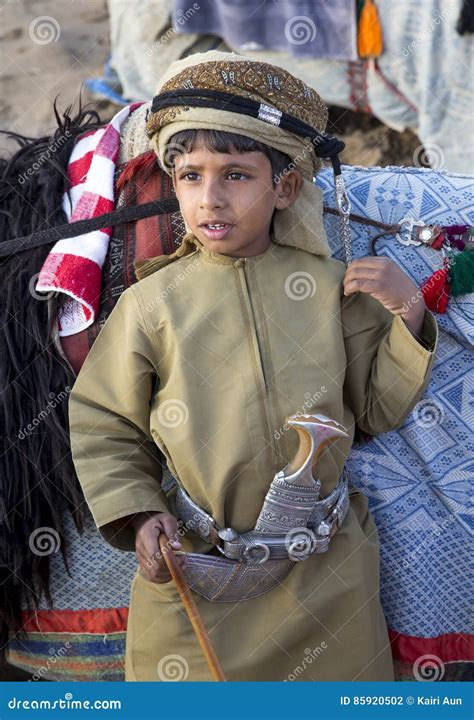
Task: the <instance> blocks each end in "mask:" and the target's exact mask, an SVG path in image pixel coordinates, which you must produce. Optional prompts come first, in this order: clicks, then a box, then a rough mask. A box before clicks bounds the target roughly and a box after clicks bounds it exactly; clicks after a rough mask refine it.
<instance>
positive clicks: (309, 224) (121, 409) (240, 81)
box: [69, 52, 437, 681]
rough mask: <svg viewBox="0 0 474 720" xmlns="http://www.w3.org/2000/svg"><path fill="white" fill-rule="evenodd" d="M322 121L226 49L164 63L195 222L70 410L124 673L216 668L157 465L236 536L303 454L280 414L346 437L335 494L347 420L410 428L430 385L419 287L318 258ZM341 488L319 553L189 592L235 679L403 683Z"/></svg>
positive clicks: (373, 576) (372, 540)
mask: <svg viewBox="0 0 474 720" xmlns="http://www.w3.org/2000/svg"><path fill="white" fill-rule="evenodd" d="M190 91H191V92H190ZM167 93H170V94H167ZM222 93H227V97H226V96H224V95H222ZM180 96H182V97H184V98H185V99H184V100H183V102H181V104H179V103H180ZM326 120H327V110H326V108H325V107H324V105H323V103H322V102H321V99H320V98H319V96H318V95H317V93H316V92H315V91H314V90H312V89H311V88H308V87H307V86H305V85H304V84H303V83H302V82H301V81H299V80H297V79H296V78H294V77H293V76H291V75H290V74H289V73H287V72H286V71H284V70H282V69H280V68H276V67H273V66H269V65H267V64H265V63H260V62H256V61H253V60H247V59H246V58H244V57H241V56H239V55H234V54H227V53H221V52H210V53H206V54H204V55H194V56H191V57H189V58H186V59H185V60H181V61H178V62H177V63H174V64H173V65H172V66H171V67H170V70H169V73H168V74H167V76H166V77H165V78H164V80H163V82H162V84H161V87H160V93H159V95H158V96H157V98H155V100H154V103H153V106H152V111H151V113H150V115H149V118H148V123H147V128H148V132H149V135H150V136H151V138H152V143H153V145H154V147H155V148H156V151H157V154H158V156H159V159H160V162H161V164H162V166H163V167H164V168H165V169H166V170H167V172H169V173H170V174H172V176H173V181H174V187H175V190H176V194H177V197H178V200H179V203H180V208H181V212H182V215H183V217H184V219H185V222H186V227H187V229H188V233H187V235H186V236H185V238H184V240H183V244H182V246H181V247H180V248H179V250H178V251H177V252H176V253H174V254H173V255H171V256H168V257H163V258H160V259H158V260H157V261H154V260H151V261H150V262H149V263H148V264H147V265H146V267H145V268H142V271H141V277H142V278H143V279H141V280H140V281H139V282H138V283H136V284H135V285H133V286H132V287H130V288H129V289H128V290H126V291H125V292H124V293H123V294H122V296H121V297H120V300H119V302H118V303H117V305H116V307H115V309H114V311H113V312H112V314H111V316H110V317H109V318H108V320H107V322H106V324H105V326H104V328H103V330H102V331H101V333H100V335H99V337H98V339H97V340H96V342H95V344H94V346H93V348H92V350H91V352H90V354H89V356H88V358H87V360H86V362H85V364H84V366H83V368H82V370H81V372H80V375H79V376H78V378H77V381H76V384H75V386H74V389H73V391H72V393H71V397H70V410H69V416H70V428H71V440H72V452H73V458H74V462H75V466H76V469H77V472H78V476H79V479H80V481H81V484H82V487H83V490H84V493H85V497H86V499H87V502H88V504H89V506H90V508H91V511H92V514H93V516H94V518H95V521H96V524H97V526H98V527H99V529H100V531H101V533H102V534H103V536H104V537H105V538H106V540H107V541H108V542H110V543H111V544H112V545H114V546H115V547H118V548H121V549H123V550H136V553H137V558H138V563H139V569H138V572H137V574H136V576H135V578H134V581H133V585H132V592H131V603H130V613H129V622H128V629H127V650H126V679H127V680H140V681H141V680H148V681H150V680H151V681H152V680H166V679H183V680H184V679H187V680H189V681H192V680H209V679H211V676H210V673H209V671H208V669H207V666H206V663H205V661H204V658H203V656H202V653H201V651H200V649H199V645H198V643H197V640H196V639H195V637H194V635H193V632H192V629H191V625H190V623H189V621H188V619H187V617H186V615H185V613H184V611H183V607H182V605H181V602H180V600H179V595H178V592H177V589H176V587H175V585H174V583H173V582H170V576H169V574H168V572H167V570H166V565H165V564H164V562H163V559H162V558H161V557H160V553H159V542H158V536H159V534H160V533H164V534H165V535H166V536H167V537H168V538H169V539H170V542H171V545H172V547H173V548H174V549H175V550H178V551H179V550H183V551H184V554H178V555H177V557H178V558H179V562H180V564H181V566H182V568H183V570H184V572H187V569H189V564H190V562H191V561H192V560H193V557H194V556H193V555H189V553H201V554H205V555H206V558H207V561H208V568H209V570H208V576H209V577H208V578H207V580H209V582H210V581H211V580H212V579H213V578H214V579H215V578H216V577H217V563H218V561H219V560H220V557H221V556H220V555H219V552H218V550H217V549H216V542H213V541H212V542H210V541H209V540H212V537H211V536H209V535H206V532H204V530H203V531H202V532H201V530H200V529H199V527H198V526H197V524H196V523H195V524H194V525H193V524H192V522H191V524H190V526H188V528H187V532H185V533H184V537H183V538H182V539H180V538H179V537H178V534H177V530H178V525H177V518H178V516H179V514H180V509H179V507H177V506H176V495H175V494H174V492H168V493H165V492H164V490H163V489H162V488H161V486H160V481H161V479H162V477H163V472H162V460H163V459H164V460H165V462H166V465H167V466H168V468H169V469H170V471H171V473H172V474H173V476H174V477H175V478H176V479H177V480H178V482H179V485H180V487H182V488H184V490H185V491H186V492H187V494H188V495H189V496H190V498H191V499H192V501H194V502H195V503H196V504H197V506H199V507H200V508H202V509H203V510H204V511H205V512H206V513H207V514H208V516H210V518H212V521H211V520H210V523H211V526H212V527H217V528H219V527H220V528H233V530H234V531H236V534H239V533H243V532H246V531H249V530H252V529H253V528H254V527H255V523H256V520H257V518H258V516H259V514H260V511H261V509H262V504H263V501H264V498H265V495H266V493H267V491H268V488H269V486H270V483H271V482H272V480H273V477H274V475H275V473H277V472H278V471H280V470H282V469H283V467H284V466H285V465H286V463H288V462H289V461H290V460H291V459H292V457H293V456H294V454H295V451H296V449H297V446H298V439H297V436H296V433H295V432H294V431H293V430H292V429H288V427H287V426H285V423H286V419H287V418H288V417H289V416H291V415H293V414H295V413H298V412H300V413H301V412H305V413H320V414H324V415H326V416H328V417H330V418H332V419H333V420H335V421H337V422H339V423H341V424H342V425H343V426H344V428H346V430H347V433H348V436H347V438H341V439H338V440H337V441H336V442H334V443H332V444H331V445H330V446H328V447H327V448H326V450H325V451H324V453H323V454H322V456H321V458H320V459H319V461H318V464H317V474H318V477H319V479H320V481H321V497H322V498H325V497H326V496H328V495H329V494H330V493H331V491H333V490H334V488H336V486H337V485H338V481H339V479H340V477H341V473H342V471H343V468H344V463H345V460H346V457H347V455H348V453H349V450H350V447H351V444H352V441H353V437H354V430H355V426H356V425H357V426H358V427H359V428H360V429H362V430H364V431H366V432H368V433H372V434H375V433H381V432H386V431H388V430H391V429H393V428H396V427H398V426H400V425H401V423H402V422H403V420H404V418H405V417H406V416H407V414H408V413H409V412H410V411H411V409H412V408H413V406H414V405H415V403H416V402H417V401H418V400H419V398H420V397H421V395H422V393H423V391H424V389H425V387H426V385H427V383H428V380H429V375H430V371H431V366H432V361H433V354H434V350H435V347H436V341H437V328H436V322H435V321H434V319H433V317H432V316H431V314H430V313H429V312H427V311H426V310H425V307H424V305H423V301H422V300H420V301H419V302H418V303H416V304H415V305H410V304H409V302H408V301H409V299H410V298H412V297H413V296H414V294H415V292H416V286H414V284H413V283H412V281H411V280H410V279H409V278H408V277H407V276H406V275H405V274H404V273H403V271H402V270H401V269H400V268H399V267H398V266H397V265H396V264H395V263H394V262H392V261H391V260H389V259H386V258H371V257H366V258H361V259H359V260H356V261H354V262H353V263H351V264H350V266H349V267H348V268H347V270H346V268H345V266H344V265H343V264H342V263H341V262H340V261H337V260H334V259H332V258H331V257H330V252H329V248H328V245H327V241H326V238H325V234H324V228H323V223H322V206H321V192H320V190H319V189H318V188H316V187H315V186H314V184H313V183H312V178H313V174H314V172H315V171H316V170H317V169H318V168H319V160H318V159H317V158H316V156H315V154H314V146H313V147H311V145H308V143H307V141H306V140H307V138H306V139H305V137H304V132H303V130H302V129H301V128H302V127H303V126H302V125H301V123H306V127H307V126H308V125H311V127H312V128H314V129H315V130H317V131H318V132H322V131H323V130H324V128H325V125H326ZM288 127H290V128H292V129H286V128H288ZM283 128H285V129H283ZM229 133H231V134H229ZM349 480H350V478H349ZM375 481H376V479H375ZM349 499H350V504H349V509H348V511H347V514H346V515H345V518H344V520H343V522H342V524H341V526H340V527H339V529H337V532H335V534H334V536H333V537H332V538H331V540H330V542H329V546H328V549H327V551H326V552H325V553H316V554H310V555H309V556H308V557H306V559H304V560H302V561H301V562H295V563H294V567H293V568H292V570H291V572H290V573H289V574H288V575H287V576H286V577H285V578H284V579H281V580H279V579H278V578H277V577H276V576H275V581H274V583H273V586H272V587H271V588H270V589H268V591H266V592H263V593H262V594H260V595H259V596H256V597H250V598H249V597H247V596H246V595H245V592H244V590H243V589H242V588H241V587H240V586H238V585H237V584H234V585H233V584H232V580H229V581H228V584H227V585H228V586H226V587H223V588H222V595H221V597H222V598H224V599H227V601H224V602H219V601H218V599H217V600H214V599H213V600H209V599H206V597H205V594H206V593H205V592H196V593H195V595H194V596H195V599H196V602H197V604H198V608H199V610H200V613H201V615H202V617H203V620H204V624H205V625H206V628H207V630H208V632H209V634H210V637H211V640H212V642H213V644H214V646H215V649H216V652H217V656H218V658H219V660H220V662H221V664H222V666H223V669H224V672H225V674H226V676H227V679H229V680H264V681H268V680H287V679H290V680H292V679H298V680H391V679H393V668H392V661H391V652H390V644H389V639H388V634H387V628H386V624H385V620H384V616H383V612H382V608H381V605H380V599H379V548H378V540H377V532H376V529H375V526H374V523H373V521H372V519H371V517H370V515H369V513H368V510H367V501H366V499H365V498H364V497H363V496H362V495H361V494H360V493H358V492H357V491H355V490H354V489H352V488H351V489H350V492H349ZM189 528H191V529H189ZM206 538H207V540H206ZM214 539H215V538H214ZM186 556H188V559H186ZM282 562H286V560H284V561H282ZM213 563H214V564H215V567H216V570H215V572H214V565H213ZM262 567H263V566H262ZM254 569H255V568H254ZM256 569H257V570H258V567H257V568H256ZM207 580H206V577H203V579H202V583H201V584H202V588H204V590H205V585H206V582H207ZM226 592H230V595H226ZM239 592H240V593H241V595H240V596H239ZM229 597H233V600H229V599H228V598H229ZM313 660H314V662H313Z"/></svg>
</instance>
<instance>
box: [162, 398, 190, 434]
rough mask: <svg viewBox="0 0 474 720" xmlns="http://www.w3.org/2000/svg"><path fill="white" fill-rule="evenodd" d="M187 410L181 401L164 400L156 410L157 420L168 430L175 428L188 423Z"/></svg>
mask: <svg viewBox="0 0 474 720" xmlns="http://www.w3.org/2000/svg"><path fill="white" fill-rule="evenodd" d="M188 419H189V410H188V406H187V405H186V403H184V402H183V401H182V400H165V402H163V403H161V405H160V406H159V408H158V420H159V421H160V423H161V424H162V425H164V426H165V427H168V428H175V427H178V425H184V424H185V423H187V422H188Z"/></svg>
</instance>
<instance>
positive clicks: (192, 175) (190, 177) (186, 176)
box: [179, 171, 249, 182]
mask: <svg viewBox="0 0 474 720" xmlns="http://www.w3.org/2000/svg"><path fill="white" fill-rule="evenodd" d="M199 177H200V176H199V173H196V172H186V173H183V175H180V177H179V179H180V180H187V181H188V182H193V181H194V180H197V179H199ZM227 177H228V178H231V179H232V180H242V179H246V178H248V177H249V176H248V175H245V173H241V172H237V171H235V172H230V173H228V174H227Z"/></svg>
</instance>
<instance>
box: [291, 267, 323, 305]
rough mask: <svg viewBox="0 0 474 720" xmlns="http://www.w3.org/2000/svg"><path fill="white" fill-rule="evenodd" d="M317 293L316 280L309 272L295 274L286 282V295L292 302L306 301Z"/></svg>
mask: <svg viewBox="0 0 474 720" xmlns="http://www.w3.org/2000/svg"><path fill="white" fill-rule="evenodd" d="M315 292H316V280H315V279H314V277H313V276H312V275H311V274H310V273H309V272H304V271H298V272H294V273H291V275H288V277H287V278H286V280H285V293H286V294H287V296H288V297H289V298H290V299H291V300H306V299H307V298H309V297H313V295H314V294H315Z"/></svg>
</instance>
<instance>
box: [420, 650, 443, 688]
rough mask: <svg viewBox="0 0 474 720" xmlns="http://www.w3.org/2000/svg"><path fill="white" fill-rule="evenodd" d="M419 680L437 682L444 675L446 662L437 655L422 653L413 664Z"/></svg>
mask: <svg viewBox="0 0 474 720" xmlns="http://www.w3.org/2000/svg"><path fill="white" fill-rule="evenodd" d="M413 675H414V676H415V678H416V679H417V680H418V682H437V681H439V680H442V679H443V677H444V663H443V661H442V660H441V658H439V657H438V656H437V655H421V656H420V657H419V658H417V659H416V660H415V662H414V664H413Z"/></svg>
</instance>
